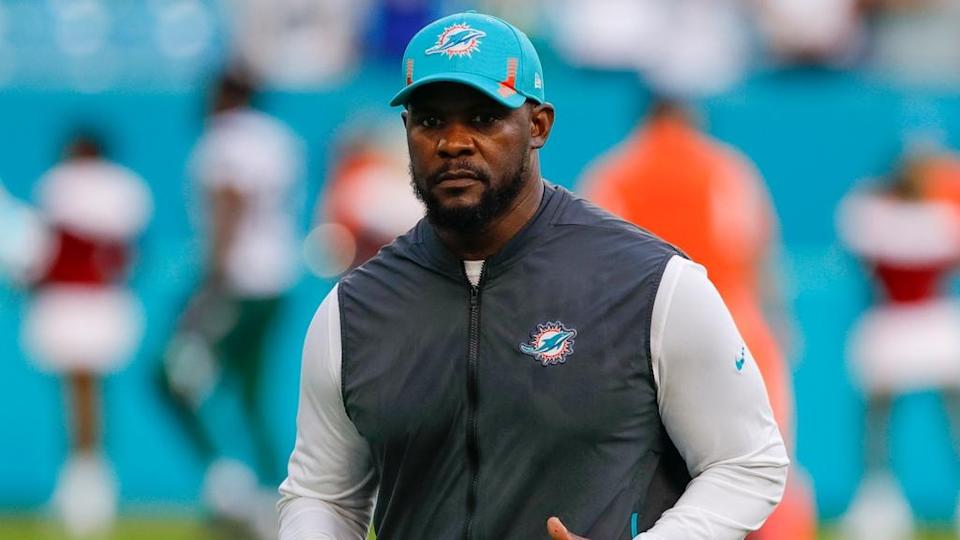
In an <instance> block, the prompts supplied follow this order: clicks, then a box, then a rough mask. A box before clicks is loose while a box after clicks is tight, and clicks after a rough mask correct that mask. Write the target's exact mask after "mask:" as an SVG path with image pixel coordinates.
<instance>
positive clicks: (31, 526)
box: [0, 516, 956, 540]
mask: <svg viewBox="0 0 960 540" xmlns="http://www.w3.org/2000/svg"><path fill="white" fill-rule="evenodd" d="M65 538H67V537H66V535H64V533H63V531H62V530H60V529H59V528H58V527H57V526H56V525H54V524H52V523H51V522H49V521H47V520H43V519H40V518H31V517H23V516H14V517H11V516H0V540H64V539H65ZM221 538H230V539H231V540H232V539H236V538H238V536H236V535H235V534H232V533H224V532H223V531H220V532H214V531H213V530H211V529H210V528H208V527H207V526H205V525H204V524H203V523H202V522H201V521H199V520H190V519H157V518H124V519H122V520H121V521H120V522H119V523H118V524H117V526H116V528H115V529H114V531H113V533H112V534H110V535H108V536H105V537H101V538H98V539H96V540H214V539H216V540H219V539H221ZM819 538H820V539H822V540H841V537H840V536H839V534H837V532H836V531H835V530H834V529H831V528H826V529H824V530H822V531H821V533H820V535H819ZM375 539H376V536H374V534H373V533H372V532H371V533H370V535H369V536H368V540H375ZM955 539H956V536H954V533H953V532H951V531H948V530H942V531H935V530H927V531H923V532H921V533H920V534H919V535H917V536H916V540H955Z"/></svg>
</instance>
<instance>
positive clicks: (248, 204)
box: [161, 74, 302, 535]
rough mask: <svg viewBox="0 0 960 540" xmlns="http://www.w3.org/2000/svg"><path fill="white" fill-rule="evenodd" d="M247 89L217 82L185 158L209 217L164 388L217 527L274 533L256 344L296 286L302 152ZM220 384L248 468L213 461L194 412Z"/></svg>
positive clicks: (167, 357)
mask: <svg viewBox="0 0 960 540" xmlns="http://www.w3.org/2000/svg"><path fill="white" fill-rule="evenodd" d="M255 92H256V90H255V87H254V86H253V84H252V83H251V82H250V81H249V80H248V79H247V78H245V77H243V76H242V75H236V74H228V75H227V76H225V77H224V78H222V79H221V80H220V81H218V82H217V85H216V87H215V91H214V95H213V97H212V103H211V107H212V109H211V116H210V118H209V122H208V125H207V129H206V132H205V133H204V134H203V136H202V138H201V139H200V141H199V143H198V144H197V147H196V149H195V153H194V155H193V158H192V162H191V174H192V176H193V177H194V178H195V179H196V181H197V182H198V183H199V187H200V189H201V191H202V192H203V196H204V203H205V209H206V214H205V216H204V217H205V240H206V260H205V261H204V263H203V269H202V277H201V283H200V286H199V287H198V289H197V291H196V292H195V294H194V295H193V296H192V298H190V300H189V302H188V304H187V306H186V309H185V310H184V312H183V314H182V316H181V318H180V320H179V322H178V326H177V330H176V332H175V335H174V336H173V338H172V339H171V340H170V342H169V343H168V345H167V348H166V350H165V353H164V358H163V362H162V368H163V369H162V376H161V388H162V390H163V391H164V394H165V395H166V396H167V397H168V398H169V399H170V402H171V403H172V404H173V406H174V410H175V411H176V412H177V414H178V417H179V419H180V420H181V421H182V423H183V425H184V427H185V428H186V430H187V433H188V435H189V436H190V438H191V440H192V442H193V444H194V446H195V448H196V449H197V451H198V452H199V454H200V455H201V457H202V458H203V459H204V461H205V462H206V463H207V464H208V468H207V474H206V478H205V481H204V498H205V501H206V503H207V504H208V505H209V506H210V509H211V511H212V513H213V515H214V518H215V520H216V521H217V522H218V523H222V524H225V525H229V526H230V527H233V526H235V525H240V526H241V527H243V528H245V529H248V528H253V529H257V530H261V529H262V530H264V531H270V530H275V528H276V522H275V519H274V518H272V515H273V511H272V505H273V495H269V496H268V495H266V494H265V492H263V491H261V490H259V487H258V485H259V483H260V482H263V483H275V478H276V477H277V476H278V474H279V470H278V467H279V464H278V460H277V456H275V455H274V451H273V449H272V448H273V447H272V445H271V444H270V441H269V438H268V429H267V425H266V418H265V416H264V413H263V411H262V408H261V406H260V398H261V395H262V394H261V390H262V381H263V373H264V370H265V368H266V367H267V366H266V365H265V363H264V361H265V359H266V356H265V350H264V346H265V344H266V341H267V338H268V336H269V334H270V331H271V329H272V328H273V326H274V325H275V323H276V320H277V317H278V315H279V313H280V308H281V305H282V300H283V297H284V295H285V294H286V293H287V291H288V290H289V289H290V287H291V286H292V285H293V284H294V282H295V280H296V279H297V277H298V268H297V246H298V242H299V240H298V234H297V227H296V224H295V218H296V215H297V212H296V210H295V206H294V203H293V194H294V193H293V192H294V191H295V188H296V187H297V186H298V184H299V181H300V177H301V167H302V157H301V154H302V148H301V143H300V142H299V140H298V139H297V138H296V136H295V135H294V134H293V133H292V132H291V131H290V129H289V128H287V126H286V125H284V124H283V123H281V122H280V121H279V120H277V119H276V118H273V117H271V116H269V115H267V114H265V113H263V112H259V111H257V110H255V109H253V108H252V106H251V102H252V99H253V97H254V95H255ZM227 378H229V379H230V381H229V382H230V383H232V384H235V385H236V386H235V387H232V388H236V389H237V391H238V394H239V398H240V402H241V406H242V412H243V414H244V419H245V421H246V422H247V426H248V428H249V430H248V432H249V434H250V436H251V439H252V446H253V449H254V456H253V458H254V462H255V471H254V470H251V468H250V467H248V466H247V465H246V464H244V463H242V462H240V461H237V460H235V459H228V458H224V457H220V456H222V450H223V449H221V448H218V445H217V444H215V442H214V437H213V435H212V433H211V430H210V427H209V426H208V425H206V424H205V423H204V420H203V419H202V417H201V415H200V414H199V413H200V408H201V406H202V405H203V404H204V403H205V402H206V401H207V398H208V397H209V396H210V395H211V393H212V392H213V391H214V389H215V388H217V386H218V383H219V382H220V381H221V379H227ZM265 497H266V498H267V499H268V500H264V498H265ZM263 508H267V509H269V512H260V511H259V510H260V509H263ZM230 534H231V535H234V534H241V533H239V532H233V533H230Z"/></svg>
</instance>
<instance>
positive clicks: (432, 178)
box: [426, 161, 490, 186]
mask: <svg viewBox="0 0 960 540" xmlns="http://www.w3.org/2000/svg"><path fill="white" fill-rule="evenodd" d="M448 178H475V179H477V180H480V181H481V182H483V183H485V184H489V183H490V175H489V174H488V173H487V171H484V170H483V169H481V168H479V167H476V166H474V165H471V164H470V163H468V162H465V161H457V162H452V163H447V164H445V165H443V166H442V167H440V168H439V169H437V170H436V171H434V172H433V173H431V174H430V175H429V176H427V178H426V180H427V185H431V186H432V185H435V184H437V183H439V182H442V181H443V180H446V179H448Z"/></svg>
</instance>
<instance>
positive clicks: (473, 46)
mask: <svg viewBox="0 0 960 540" xmlns="http://www.w3.org/2000/svg"><path fill="white" fill-rule="evenodd" d="M486 35H487V33H486V32H484V31H483V30H477V29H476V28H471V27H470V25H468V24H466V23H461V24H455V25H453V26H448V27H447V28H444V29H443V32H441V33H440V35H439V36H437V43H436V44H435V45H434V46H433V47H430V48H429V49H427V50H426V51H424V53H426V54H445V55H447V58H453V57H454V56H470V55H471V54H472V53H473V52H474V51H476V50H477V48H478V47H479V45H480V38H482V37H484V36H486Z"/></svg>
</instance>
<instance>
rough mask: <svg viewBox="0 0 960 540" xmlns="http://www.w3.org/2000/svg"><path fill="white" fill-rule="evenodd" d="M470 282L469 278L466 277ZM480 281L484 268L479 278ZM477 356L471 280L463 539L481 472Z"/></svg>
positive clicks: (469, 529)
mask: <svg viewBox="0 0 960 540" xmlns="http://www.w3.org/2000/svg"><path fill="white" fill-rule="evenodd" d="M468 282H469V280H468ZM482 282H483V269H482V268H481V270H480V280H479V281H478V283H482ZM479 357H480V285H479V284H478V285H473V284H470V333H469V341H468V343H467V433H466V435H467V465H468V469H469V471H470V484H469V486H468V488H467V519H466V522H465V523H464V527H463V536H464V538H465V539H466V540H471V539H472V538H473V514H474V512H475V511H476V508H477V476H478V475H479V473H480V449H479V443H478V435H477V364H478V362H479Z"/></svg>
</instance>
